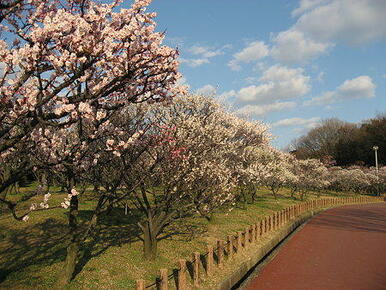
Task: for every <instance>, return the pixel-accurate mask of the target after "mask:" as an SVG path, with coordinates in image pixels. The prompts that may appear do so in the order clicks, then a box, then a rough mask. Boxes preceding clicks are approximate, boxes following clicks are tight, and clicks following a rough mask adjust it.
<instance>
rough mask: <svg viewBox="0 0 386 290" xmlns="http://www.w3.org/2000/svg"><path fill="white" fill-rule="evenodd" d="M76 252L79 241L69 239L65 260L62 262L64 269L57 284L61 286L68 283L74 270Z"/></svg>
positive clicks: (76, 259) (76, 257)
mask: <svg viewBox="0 0 386 290" xmlns="http://www.w3.org/2000/svg"><path fill="white" fill-rule="evenodd" d="M78 254H79V243H78V242H77V241H76V240H75V241H71V243H70V245H69V246H68V247H67V255H66V260H65V262H64V269H63V272H62V274H61V276H60V278H59V284H60V285H61V286H64V285H66V284H68V283H70V281H71V279H72V277H73V275H74V272H75V267H76V264H77V261H78Z"/></svg>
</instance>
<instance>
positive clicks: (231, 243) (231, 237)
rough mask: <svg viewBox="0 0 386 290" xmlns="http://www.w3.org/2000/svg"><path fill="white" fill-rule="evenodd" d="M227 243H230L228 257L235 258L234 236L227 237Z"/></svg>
mask: <svg viewBox="0 0 386 290" xmlns="http://www.w3.org/2000/svg"><path fill="white" fill-rule="evenodd" d="M227 243H228V257H229V258H232V257H233V236H228V237H227Z"/></svg>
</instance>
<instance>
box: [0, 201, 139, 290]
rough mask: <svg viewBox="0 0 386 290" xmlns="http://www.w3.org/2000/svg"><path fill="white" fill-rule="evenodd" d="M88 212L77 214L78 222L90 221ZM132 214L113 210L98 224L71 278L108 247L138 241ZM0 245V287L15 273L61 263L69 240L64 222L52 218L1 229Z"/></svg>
mask: <svg viewBox="0 0 386 290" xmlns="http://www.w3.org/2000/svg"><path fill="white" fill-rule="evenodd" d="M91 215H92V211H91V210H82V211H79V218H80V220H81V221H85V220H89V218H90V217H91ZM136 223H137V217H136V216H135V214H131V215H127V216H125V215H124V211H123V210H122V209H114V210H113V211H112V212H110V213H109V215H108V216H105V217H103V218H102V219H101V220H100V226H99V227H98V230H97V232H96V233H95V234H94V236H92V238H90V239H88V240H86V242H84V243H83V244H82V245H81V250H80V253H81V255H80V257H79V260H78V264H77V266H76V270H75V275H74V277H75V276H76V275H77V274H78V273H79V272H80V271H81V270H82V269H83V268H84V266H85V265H86V264H87V262H88V261H89V260H90V259H91V258H94V257H97V256H99V255H101V254H103V253H104V252H105V251H106V250H107V249H108V248H109V247H111V246H122V245H124V244H128V243H132V242H134V241H136V240H138V235H139V229H138V226H137V225H136ZM2 233H5V234H3V237H4V239H3V242H2V243H1V248H0V261H1V268H0V283H2V282H4V281H5V280H6V279H7V277H8V276H9V275H10V274H12V273H14V272H19V271H23V270H24V269H26V268H28V267H30V266H32V265H34V266H39V267H40V266H49V265H52V264H55V263H58V262H62V261H64V259H65V257H66V247H67V244H68V242H69V239H70V236H69V234H68V227H67V225H66V224H65V223H64V222H61V221H58V220H56V219H53V218H48V219H47V220H45V221H43V222H41V223H37V224H35V225H33V226H31V227H29V228H23V229H11V228H10V227H8V228H5V227H3V228H2ZM34 275H35V272H34V271H32V270H31V271H26V272H24V273H23V275H21V276H23V277H24V278H23V279H19V278H18V283H20V284H23V280H24V281H28V280H31V279H32V280H33V279H35V278H34V277H33V276H34Z"/></svg>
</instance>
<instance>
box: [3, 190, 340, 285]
mask: <svg viewBox="0 0 386 290" xmlns="http://www.w3.org/2000/svg"><path fill="white" fill-rule="evenodd" d="M26 190H28V189H22V190H21V191H22V192H24V193H25V191H26ZM56 190H57V191H59V189H58V188H57V189H56ZM65 196H66V195H65V194H61V193H58V192H57V193H53V195H52V199H51V200H50V202H49V203H50V204H58V203H60V201H62V200H63V198H64V197H65ZM330 196H331V195H330ZM346 196H347V195H346ZM308 198H309V199H311V198H316V196H315V195H309V196H308ZM298 202H299V201H298V200H293V199H292V198H290V196H289V193H288V190H282V191H281V192H280V194H279V197H278V199H277V200H275V199H274V198H273V196H272V195H271V194H270V192H269V191H268V190H260V191H259V192H258V198H257V201H256V202H255V203H254V204H245V205H236V206H235V207H234V208H233V209H230V208H224V209H222V210H220V211H218V212H216V213H215V214H214V215H213V218H212V220H211V221H210V222H208V221H207V220H206V219H204V218H200V217H195V218H188V219H184V220H181V221H179V222H178V223H177V224H175V225H174V226H173V227H172V228H170V229H169V230H168V232H167V233H166V234H167V235H166V237H165V238H164V239H163V240H161V241H160V242H159V243H158V257H157V259H156V260H155V261H152V262H150V261H145V260H144V259H143V255H142V242H141V240H140V239H139V238H138V234H139V231H138V228H137V226H136V217H135V215H130V214H129V215H124V210H123V209H116V211H115V212H114V213H113V214H112V215H111V216H109V217H108V218H106V219H105V220H103V222H102V230H101V233H100V235H99V238H98V240H97V243H96V244H93V243H92V242H91V241H88V242H87V246H86V247H85V257H86V258H85V259H84V260H83V261H81V262H80V268H79V269H78V274H77V275H76V276H75V278H74V280H73V281H72V282H71V284H70V285H69V286H68V289H80V288H86V289H96V288H100V289H117V288H126V289H127V288H129V289H130V288H131V289H132V288H134V286H135V280H136V279H145V280H146V281H147V284H150V283H151V282H153V281H155V279H156V277H157V275H158V271H159V269H160V268H168V269H169V270H172V269H173V268H175V267H176V262H177V261H178V259H181V258H185V259H190V258H191V254H192V253H193V252H195V251H198V252H201V253H204V252H205V251H206V247H207V245H208V244H213V245H214V243H215V241H216V240H217V239H225V238H226V236H227V235H230V234H234V233H236V232H237V231H242V230H244V229H245V227H246V226H248V225H251V224H253V223H255V222H257V221H258V220H259V219H261V218H262V217H264V216H266V215H268V214H270V213H272V212H274V211H277V210H280V209H282V208H284V207H286V206H289V205H292V204H295V203H298ZM29 204H30V202H28V204H25V205H24V207H25V208H28V206H29ZM93 204H94V201H93V199H92V198H89V199H84V198H82V199H81V203H80V216H81V217H82V216H83V217H84V216H87V215H88V214H89V213H90V211H89V209H90V208H92V206H93ZM66 222H67V220H66V211H65V210H64V209H52V210H48V211H44V212H35V213H33V214H31V217H30V219H29V221H28V222H18V221H15V220H14V219H13V218H12V217H11V216H10V215H1V216H0V263H1V265H2V266H1V269H0V288H13V289H26V288H27V289H28V288H39V289H46V288H55V283H56V279H57V276H58V273H59V272H60V271H61V269H62V268H63V261H64V258H65V253H66V244H67V242H68V235H67V227H66ZM170 273H171V272H170Z"/></svg>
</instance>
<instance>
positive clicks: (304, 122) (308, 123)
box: [272, 117, 320, 128]
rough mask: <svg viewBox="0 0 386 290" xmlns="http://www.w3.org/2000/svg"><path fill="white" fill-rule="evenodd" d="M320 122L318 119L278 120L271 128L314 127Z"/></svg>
mask: <svg viewBox="0 0 386 290" xmlns="http://www.w3.org/2000/svg"><path fill="white" fill-rule="evenodd" d="M319 121H320V118H319V117H314V118H310V119H303V118H288V119H283V120H279V121H277V122H275V123H273V124H272V127H292V126H303V127H307V128H310V127H315V125H316V124H317V123H318V122H319Z"/></svg>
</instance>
